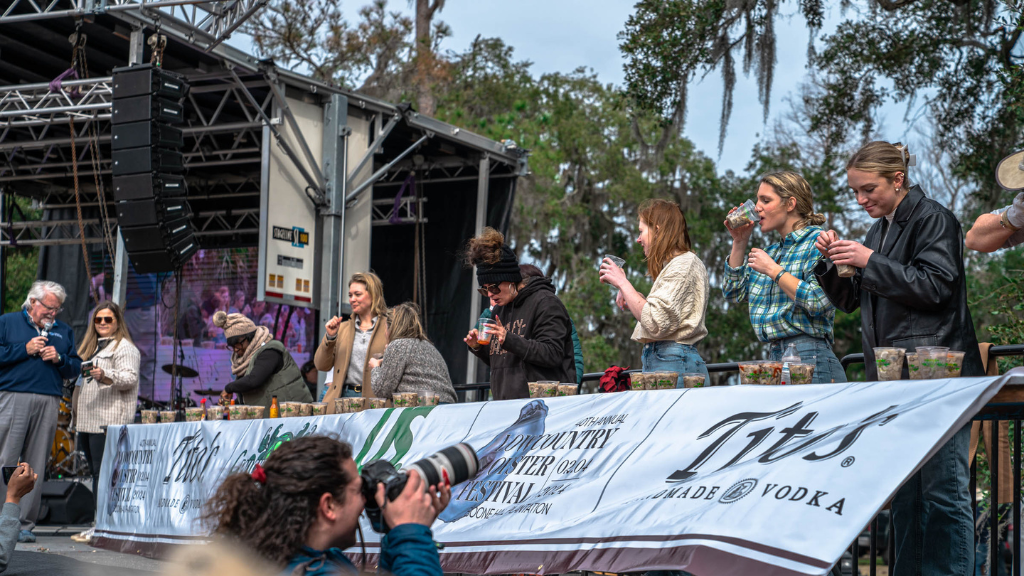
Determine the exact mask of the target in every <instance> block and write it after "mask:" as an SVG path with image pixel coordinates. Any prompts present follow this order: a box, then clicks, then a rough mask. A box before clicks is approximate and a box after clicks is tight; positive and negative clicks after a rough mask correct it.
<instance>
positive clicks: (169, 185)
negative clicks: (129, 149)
mask: <svg viewBox="0 0 1024 576" xmlns="http://www.w3.org/2000/svg"><path fill="white" fill-rule="evenodd" d="M113 181H114V199H115V200H117V201H118V202H123V201H125V200H151V199H153V198H181V197H182V196H184V195H185V194H186V193H187V192H188V188H187V187H186V186H185V178H183V177H182V176H179V175H177V174H161V173H154V172H148V173H143V174H132V175H129V176H115V177H114V179H113Z"/></svg>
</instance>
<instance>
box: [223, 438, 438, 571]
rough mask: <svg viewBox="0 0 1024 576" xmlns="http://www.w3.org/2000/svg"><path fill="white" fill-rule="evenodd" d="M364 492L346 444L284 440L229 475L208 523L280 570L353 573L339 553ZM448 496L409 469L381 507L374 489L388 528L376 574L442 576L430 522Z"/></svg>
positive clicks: (350, 541) (352, 539)
mask: <svg viewBox="0 0 1024 576" xmlns="http://www.w3.org/2000/svg"><path fill="white" fill-rule="evenodd" d="M361 490H362V479H361V478H360V477H359V473H358V471H357V469H356V464H355V461H353V460H352V447H351V446H350V445H349V444H347V443H345V442H341V441H339V440H335V439H333V438H328V437H326V436H305V437H302V438H297V439H295V440H292V441H290V442H286V443H284V444H282V445H281V447H280V448H278V449H277V450H275V451H274V452H273V453H272V454H271V455H270V457H269V458H267V460H266V462H265V463H264V465H263V466H259V465H257V466H256V467H255V468H254V469H253V472H252V474H245V473H238V474H232V475H230V476H228V477H227V478H226V479H225V480H224V482H223V484H221V486H220V488H218V489H217V493H216V494H215V495H214V497H213V498H212V499H211V500H210V503H209V508H208V509H207V512H206V514H205V520H206V521H207V522H208V523H209V525H211V526H212V528H213V532H214V534H216V535H219V536H221V537H225V538H228V539H232V540H235V541H237V542H239V543H241V544H244V545H246V546H248V547H249V548H251V549H252V550H253V551H255V552H256V553H258V554H260V555H262V556H263V557H264V558H266V559H267V560H269V561H270V562H273V563H274V564H276V565H277V566H279V567H280V568H281V569H282V570H284V573H285V574H292V573H294V574H305V575H308V576H319V575H332V576H333V575H342V574H344V575H348V574H358V573H359V570H358V569H357V568H356V566H355V565H353V564H352V562H350V561H349V560H348V558H346V557H345V555H344V553H343V551H344V550H345V549H347V548H351V547H352V546H354V545H355V544H356V528H357V526H358V524H359V515H360V514H361V513H362V512H363V505H364V503H365V501H364V499H363V495H362V491H361ZM438 492H440V497H438ZM450 498H451V489H450V486H442V487H440V488H437V487H435V486H431V487H430V489H429V490H427V491H424V490H423V481H422V480H421V479H420V477H419V475H418V474H416V473H415V472H414V471H413V472H410V474H409V482H408V484H407V485H406V487H405V489H404V490H403V491H402V493H401V495H399V496H398V498H396V499H394V500H392V501H390V502H387V503H386V505H385V502H384V486H383V485H380V486H378V487H377V495H376V499H377V503H378V505H380V506H381V507H382V509H383V516H384V520H385V521H386V522H387V523H388V525H389V526H392V527H393V528H392V529H391V531H390V532H389V533H388V534H387V535H385V536H384V537H383V538H381V555H380V562H379V565H380V571H381V572H383V573H390V574H395V575H396V576H412V575H417V576H441V575H442V571H441V562H440V559H439V557H438V554H437V547H436V546H435V544H434V541H433V538H432V534H431V532H430V525H431V524H432V523H433V522H434V519H436V518H437V515H438V514H439V513H440V512H441V510H443V509H444V507H445V506H447V504H448V500H449V499H450Z"/></svg>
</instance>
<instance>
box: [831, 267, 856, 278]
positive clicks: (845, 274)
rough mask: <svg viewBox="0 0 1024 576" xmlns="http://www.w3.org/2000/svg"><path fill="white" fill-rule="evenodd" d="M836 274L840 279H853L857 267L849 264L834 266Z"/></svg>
mask: <svg viewBox="0 0 1024 576" xmlns="http://www.w3.org/2000/svg"><path fill="white" fill-rule="evenodd" d="M836 274H838V275H839V277H840V278H853V276H854V275H856V274H857V267H856V266H850V265H849V264H836Z"/></svg>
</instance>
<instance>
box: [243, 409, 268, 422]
mask: <svg viewBox="0 0 1024 576" xmlns="http://www.w3.org/2000/svg"><path fill="white" fill-rule="evenodd" d="M246 413H247V414H248V415H249V420H261V419H263V415H264V414H266V413H267V407H266V406H249V407H247V408H246Z"/></svg>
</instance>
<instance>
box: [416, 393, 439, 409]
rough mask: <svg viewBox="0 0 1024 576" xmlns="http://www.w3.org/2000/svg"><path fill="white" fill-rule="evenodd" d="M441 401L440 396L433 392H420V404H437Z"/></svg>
mask: <svg viewBox="0 0 1024 576" xmlns="http://www.w3.org/2000/svg"><path fill="white" fill-rule="evenodd" d="M440 403H441V397H440V396H438V395H437V394H434V393H433V392H424V393H422V394H420V406H437V405H438V404H440Z"/></svg>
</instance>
